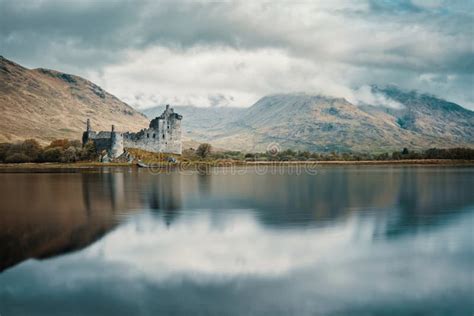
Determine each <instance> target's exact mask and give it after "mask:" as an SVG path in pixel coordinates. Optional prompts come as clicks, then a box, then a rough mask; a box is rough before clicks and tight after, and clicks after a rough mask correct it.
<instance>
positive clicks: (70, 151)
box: [61, 146, 79, 162]
mask: <svg viewBox="0 0 474 316" xmlns="http://www.w3.org/2000/svg"><path fill="white" fill-rule="evenodd" d="M77 160H79V157H78V150H77V149H76V147H74V146H69V147H68V148H67V149H66V150H65V151H64V154H63V157H62V159H61V162H76V161H77Z"/></svg>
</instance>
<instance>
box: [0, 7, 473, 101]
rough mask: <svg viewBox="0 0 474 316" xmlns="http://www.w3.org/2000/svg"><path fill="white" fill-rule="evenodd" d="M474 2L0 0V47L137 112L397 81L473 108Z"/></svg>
mask: <svg viewBox="0 0 474 316" xmlns="http://www.w3.org/2000/svg"><path fill="white" fill-rule="evenodd" d="M473 32H474V0H465V1H456V0H446V1H443V0H400V1H388V0H386V1H383V0H380V1H376V0H372V1H371V0H362V1H342V0H326V1H314V0H313V1H267V2H259V1H255V0H249V1H239V2H235V1H232V2H230V1H215V2H208V1H166V2H159V1H125V0H123V1H111V0H103V1H95V0H85V1H72V0H69V1H68V0H41V1H34V0H0V54H1V55H4V56H5V57H6V58H9V59H12V60H14V61H16V62H18V63H20V64H23V65H26V66H27V67H30V68H36V67H46V68H52V69H56V70H60V71H64V72H69V73H73V74H78V75H81V76H83V77H85V78H87V79H90V80H92V81H94V82H95V83H97V84H99V85H100V86H102V87H103V88H105V89H106V90H108V91H109V92H111V93H113V94H115V95H116V96H118V97H119V98H121V99H122V100H124V101H125V102H127V103H129V104H131V105H133V106H136V107H141V108H144V107H149V106H152V105H157V104H163V103H171V104H174V105H183V104H194V105H198V106H214V105H235V106H250V105H252V104H253V103H254V102H255V101H257V100H258V99H259V98H260V97H262V96H264V95H267V94H272V93H284V92H295V91H297V92H308V93H320V94H326V95H331V96H339V97H346V98H348V99H350V100H354V101H357V99H361V98H362V99H364V98H365V99H367V98H370V96H367V95H366V92H367V89H366V86H367V85H370V84H378V85H385V84H396V85H398V86H400V87H401V88H404V89H417V90H419V91H422V92H428V93H433V94H436V95H438V96H440V97H442V98H445V99H448V100H451V101H455V102H457V103H459V104H461V105H463V106H465V107H468V108H471V109H474V92H473V91H472V90H473V84H474V75H473V70H474V42H473Z"/></svg>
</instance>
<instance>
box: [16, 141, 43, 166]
mask: <svg viewBox="0 0 474 316" xmlns="http://www.w3.org/2000/svg"><path fill="white" fill-rule="evenodd" d="M20 150H21V152H22V153H23V154H25V155H26V156H28V157H30V160H31V161H36V160H38V158H39V156H40V154H41V151H42V148H41V146H40V144H39V143H38V142H37V141H36V140H34V139H27V140H25V141H24V142H23V143H22V144H21V147H20Z"/></svg>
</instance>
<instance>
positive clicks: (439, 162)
mask: <svg viewBox="0 0 474 316" xmlns="http://www.w3.org/2000/svg"><path fill="white" fill-rule="evenodd" d="M151 165H152V167H153V168H183V169H189V168H193V167H199V166H206V167H215V168H225V167H236V166H237V167H247V166H250V167H251V166H282V167H284V166H295V165H320V166H372V165H379V166H380V165H386V166H389V165H405V166H410V165H413V166H417V165H423V166H474V160H451V159H412V160H359V161H344V160H334V161H228V160H223V161H191V162H181V163H177V164H170V163H154V164H151ZM124 167H127V168H130V167H132V168H140V167H138V166H137V164H136V163H101V162H76V163H50V162H45V163H0V169H4V170H5V169H10V170H12V169H32V170H34V169H48V168H51V169H93V168H124Z"/></svg>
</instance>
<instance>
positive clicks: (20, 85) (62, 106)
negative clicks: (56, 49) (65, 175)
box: [0, 56, 148, 143]
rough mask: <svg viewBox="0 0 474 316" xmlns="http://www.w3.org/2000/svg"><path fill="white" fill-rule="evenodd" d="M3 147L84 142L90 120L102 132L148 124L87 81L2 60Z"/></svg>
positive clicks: (0, 127)
mask: <svg viewBox="0 0 474 316" xmlns="http://www.w3.org/2000/svg"><path fill="white" fill-rule="evenodd" d="M0 113H2V119H1V120H0V142H13V141H17V140H22V139H25V138H36V139H38V140H40V141H41V142H44V143H45V142H49V141H50V140H52V139H54V138H69V139H80V138H81V135H82V131H83V130H84V128H85V123H86V120H87V118H90V119H91V121H92V126H93V128H94V129H97V130H109V129H110V126H111V124H115V125H116V128H117V129H118V130H131V131H135V130H140V129H141V128H143V127H146V126H147V125H148V120H147V118H146V117H145V116H144V115H142V114H141V113H139V112H137V111H136V110H134V109H133V108H132V107H130V106H128V105H127V104H125V103H124V102H122V101H120V100H119V99H117V98H116V97H115V96H113V95H111V94H109V93H107V92H106V91H104V90H103V89H101V88H100V87H99V86H97V85H95V84H93V83H92V82H90V81H88V80H85V79H83V78H81V77H78V76H74V75H69V74H65V73H61V72H57V71H54V70H48V69H27V68H24V67H22V66H20V65H18V64H16V63H14V62H12V61H10V60H8V59H6V58H4V57H1V56H0Z"/></svg>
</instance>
